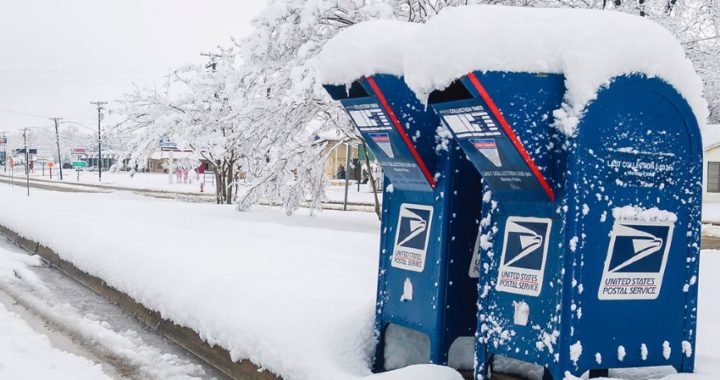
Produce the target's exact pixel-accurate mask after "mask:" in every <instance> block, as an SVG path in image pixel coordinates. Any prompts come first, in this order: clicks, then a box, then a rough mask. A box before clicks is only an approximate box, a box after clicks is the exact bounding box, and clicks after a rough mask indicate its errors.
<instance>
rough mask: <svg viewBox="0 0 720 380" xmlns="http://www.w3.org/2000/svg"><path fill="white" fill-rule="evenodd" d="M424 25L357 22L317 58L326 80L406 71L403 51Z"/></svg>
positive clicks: (339, 82)
mask: <svg viewBox="0 0 720 380" xmlns="http://www.w3.org/2000/svg"><path fill="white" fill-rule="evenodd" d="M419 26H420V25H418V24H412V23H408V22H402V21H391V20H376V21H367V22H363V23H360V24H356V25H353V26H351V27H349V28H347V29H345V30H343V31H342V32H340V33H338V35H337V36H335V37H333V38H332V39H331V40H330V41H328V42H327V44H325V46H324V47H323V49H322V51H321V52H320V54H318V56H317V58H316V62H315V68H316V69H317V72H318V76H319V79H320V81H321V82H322V83H324V84H337V85H342V84H348V83H352V82H353V81H355V80H357V79H358V78H361V77H363V76H370V75H374V74H394V75H397V76H402V74H403V54H404V49H405V48H406V47H407V46H408V44H409V41H410V38H411V37H412V35H413V34H414V33H415V31H417V30H418V28H419Z"/></svg>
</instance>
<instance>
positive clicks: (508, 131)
mask: <svg viewBox="0 0 720 380" xmlns="http://www.w3.org/2000/svg"><path fill="white" fill-rule="evenodd" d="M468 78H469V79H470V82H471V83H472V84H473V86H474V87H475V89H476V90H477V92H478V93H479V94H480V97H481V98H483V100H484V101H485V104H487V106H488V108H490V112H492V114H493V115H494V116H495V118H496V119H497V120H498V122H500V126H501V127H502V129H503V130H504V131H505V133H506V134H507V136H508V137H509V138H510V141H512V143H513V145H514V146H515V149H517V151H518V152H520V156H522V158H523V160H524V161H525V163H526V164H527V165H528V167H530V171H532V173H533V175H535V178H537V180H538V182H540V186H542V188H543V190H545V193H546V194H547V196H548V197H549V198H550V201H551V202H554V201H555V192H554V191H553V189H552V188H551V187H550V184H549V183H548V182H547V180H546V179H545V177H544V176H543V175H542V173H540V169H538V167H537V165H535V161H533V160H532V158H530V155H529V154H528V152H527V150H525V147H524V146H523V145H522V143H521V142H520V139H518V137H517V135H516V134H515V132H514V131H513V130H512V128H511V127H510V124H509V123H508V122H507V120H505V118H504V117H503V115H502V113H500V109H498V107H497V106H496V105H495V102H493V100H492V98H491V97H490V94H488V92H487V91H486V90H485V87H483V85H482V84H480V80H478V78H477V76H476V75H475V73H472V72H471V73H470V74H468Z"/></svg>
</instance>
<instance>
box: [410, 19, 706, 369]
mask: <svg viewBox="0 0 720 380" xmlns="http://www.w3.org/2000/svg"><path fill="white" fill-rule="evenodd" d="M409 46H411V48H410V49H409V50H408V51H407V53H406V55H405V71H404V72H405V80H406V82H407V83H408V85H409V87H410V88H412V89H413V90H414V92H415V93H416V94H418V96H419V97H420V98H421V99H427V100H428V102H429V103H430V107H431V108H432V109H434V110H435V111H436V112H437V114H438V115H439V116H440V117H441V119H442V120H443V122H444V124H445V125H446V126H447V127H448V128H449V129H450V130H451V131H452V134H453V135H454V136H455V138H456V139H457V140H458V142H459V145H460V147H461V148H462V149H463V150H464V151H465V153H466V154H467V156H468V157H469V159H470V160H471V161H472V162H473V164H474V166H475V168H476V169H477V170H478V172H479V173H480V174H481V175H482V177H483V180H484V183H485V184H486V185H487V187H488V189H487V190H489V191H491V192H492V196H491V199H492V203H491V206H490V207H486V208H484V209H483V219H482V238H483V242H487V243H486V244H482V247H481V251H480V257H481V266H480V268H481V274H480V292H479V301H478V305H479V307H480V313H479V318H478V319H479V320H478V341H477V347H476V358H477V367H476V372H477V373H478V376H480V377H479V378H482V376H484V374H486V373H487V372H488V370H489V369H490V368H491V367H492V369H493V370H495V371H496V372H517V371H520V372H522V373H520V374H521V375H524V376H528V377H530V378H544V379H547V378H552V379H556V380H558V379H562V378H564V377H565V376H566V374H570V375H581V374H583V373H584V372H586V371H589V372H590V376H591V377H592V376H597V375H601V374H603V373H605V372H607V371H608V369H613V368H626V367H645V366H673V367H675V368H676V369H677V370H678V371H683V372H689V371H692V369H693V359H694V357H693V347H694V342H695V334H694V332H695V315H696V307H697V302H696V299H697V297H696V292H697V286H696V283H697V273H698V254H699V239H700V230H699V227H700V225H699V223H700V219H699V214H700V202H701V199H700V197H701V176H702V167H701V166H702V159H701V154H702V150H701V142H700V135H699V128H698V121H703V120H705V117H706V115H707V107H706V104H705V103H704V101H703V100H702V97H701V84H700V81H699V79H698V78H697V76H696V75H695V73H694V71H693V68H692V65H691V63H690V62H689V61H688V60H687V59H686V58H685V56H684V52H683V49H682V47H681V45H680V44H679V43H678V42H677V41H676V40H675V39H674V38H673V37H672V35H670V33H669V32H667V31H666V30H665V29H663V28H662V27H660V26H657V25H656V24H654V23H652V22H651V21H648V20H645V19H642V18H639V17H634V16H630V15H625V14H620V13H616V12H600V11H582V10H558V9H529V8H506V7H492V6H471V7H462V8H456V9H451V10H447V11H445V12H443V13H441V14H440V15H439V16H437V17H435V18H432V19H431V20H430V21H429V22H428V23H427V24H426V25H425V26H424V27H423V28H422V29H421V30H420V31H419V32H418V33H417V34H416V35H415V36H414V40H413V42H411V43H410V44H409ZM515 361H521V362H524V363H531V364H532V365H524V366H520V367H517V366H516V365H515V364H516V362H515Z"/></svg>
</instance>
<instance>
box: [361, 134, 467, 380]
mask: <svg viewBox="0 0 720 380" xmlns="http://www.w3.org/2000/svg"><path fill="white" fill-rule="evenodd" d="M449 150H450V152H452V156H450V155H449V154H444V155H442V156H441V158H440V165H441V166H440V170H439V172H440V173H445V174H442V175H440V176H439V177H438V182H437V187H436V188H435V189H434V190H433V191H425V192H418V191H408V190H402V189H397V188H396V189H394V190H393V191H392V192H388V191H385V193H384V194H383V205H384V206H383V223H382V227H381V228H382V231H383V236H382V239H381V245H382V247H381V256H380V276H379V280H378V294H377V309H376V311H377V314H376V328H377V334H378V344H377V349H376V355H375V362H374V369H375V371H383V370H385V369H386V368H385V354H386V352H385V346H386V344H387V343H388V342H387V340H386V332H387V329H388V326H390V325H398V326H402V327H405V328H407V329H411V330H415V331H417V332H421V333H423V334H426V335H427V338H428V339H427V340H428V342H429V358H428V360H429V362H430V363H434V364H442V365H447V364H448V359H449V351H450V347H451V345H452V344H453V342H455V340H456V339H457V338H459V337H472V336H474V334H475V328H476V324H477V322H476V321H477V319H476V314H477V306H476V297H475V295H476V294H477V277H476V276H474V275H471V266H473V262H472V261H473V251H474V248H475V242H476V239H477V235H478V231H479V219H480V205H481V200H480V196H479V194H480V193H481V182H480V180H479V177H478V176H477V174H476V173H475V171H474V169H473V167H472V166H471V164H470V162H468V161H467V160H466V159H465V158H464V155H463V154H462V151H461V150H458V149H454V146H453V145H452V144H451V147H450V149H449ZM426 217H427V218H429V219H428V220H423V218H426ZM412 223H415V224H416V225H421V224H424V227H423V228H426V230H425V231H424V232H423V233H420V234H418V235H416V236H415V237H414V238H411V239H410V240H409V241H408V234H410V235H412V234H413V232H412V231H413V230H412V228H409V226H411V225H412ZM416 231H418V230H416ZM413 241H414V243H417V244H415V245H413V244H408V243H410V242H413ZM425 244H426V245H427V248H426V249H425V250H424V252H419V253H421V254H422V256H424V259H423V260H422V263H421V264H418V263H417V262H414V261H412V260H406V259H401V257H414V258H416V257H418V256H413V255H414V254H416V253H418V250H413V248H417V247H422V246H425ZM468 369H469V368H468Z"/></svg>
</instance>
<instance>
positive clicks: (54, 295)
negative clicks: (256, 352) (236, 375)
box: [0, 237, 226, 379]
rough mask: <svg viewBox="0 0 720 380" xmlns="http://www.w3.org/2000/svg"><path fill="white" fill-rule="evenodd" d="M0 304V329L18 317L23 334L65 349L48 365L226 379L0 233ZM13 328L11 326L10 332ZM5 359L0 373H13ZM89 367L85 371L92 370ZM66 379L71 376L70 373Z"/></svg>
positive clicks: (117, 374)
mask: <svg viewBox="0 0 720 380" xmlns="http://www.w3.org/2000/svg"><path fill="white" fill-rule="evenodd" d="M0 308H3V309H0V314H1V315H3V319H2V320H3V321H4V322H5V324H4V325H2V326H0V331H2V329H3V328H7V329H10V328H11V327H9V326H8V324H9V323H16V324H17V323H22V322H19V321H20V320H22V321H24V322H25V323H26V324H27V325H28V326H29V329H28V328H26V330H28V331H27V332H26V334H31V331H30V330H32V332H34V333H35V334H34V335H36V336H39V337H43V336H46V337H48V338H49V343H50V344H49V346H51V347H47V349H50V350H54V351H51V352H55V351H58V354H66V353H70V354H71V355H67V356H68V357H63V358H62V362H58V363H52V362H49V363H48V367H49V368H54V367H55V366H56V365H60V366H61V367H62V366H66V365H67V364H68V363H69V361H72V360H76V361H77V362H78V363H80V364H78V365H79V366H81V367H82V364H83V362H85V363H88V362H89V363H99V364H100V368H101V369H102V372H104V373H105V375H107V376H109V377H111V378H114V379H158V378H163V379H192V378H216V379H225V378H226V377H225V376H224V375H222V374H221V373H220V372H218V371H216V370H215V369H213V368H211V367H208V366H207V365H206V364H204V363H203V362H201V361H199V360H198V359H197V358H195V357H194V356H192V355H190V354H188V353H187V352H186V351H184V350H183V349H181V348H180V347H178V346H176V345H175V344H173V343H171V342H169V341H167V340H166V339H165V338H163V337H161V336H159V335H157V334H155V333H154V332H153V331H151V330H149V329H148V328H147V327H146V326H144V325H142V324H141V323H139V322H138V321H136V320H135V319H134V318H133V317H131V316H129V315H127V314H125V313H124V312H123V311H122V310H120V308H119V307H118V306H116V305H113V304H111V303H109V302H108V301H107V300H105V299H104V298H103V297H101V296H100V295H98V294H95V293H93V292H92V291H90V290H88V289H87V288H85V287H84V286H83V285H81V284H78V283H76V282H75V281H73V280H71V279H70V278H68V277H66V276H65V275H64V274H63V273H61V272H60V271H58V270H56V269H53V268H49V267H47V266H45V265H42V264H41V263H40V261H39V260H38V259H37V257H29V256H27V254H26V253H25V252H24V251H22V250H20V249H19V248H17V247H15V246H12V245H10V244H9V243H8V242H7V241H6V240H5V238H4V237H2V238H1V239H0ZM17 317H19V318H17ZM0 323H2V322H0ZM21 328H22V327H21ZM17 330H18V327H16V326H12V331H14V332H16V331H17ZM22 339H23V340H22V341H27V339H28V338H27V337H26V336H23V338H22ZM42 339H44V338H42ZM0 346H1V345H0ZM35 346H37V344H36V345H35ZM32 348H33V349H36V347H32ZM1 350H2V349H1V348H0V351H1ZM22 352H24V350H20V353H22ZM41 355H43V356H46V354H45V353H42V354H41ZM73 356H75V357H73ZM27 359H28V360H30V361H32V360H34V359H33V358H32V357H29V358H27ZM7 364H8V363H3V359H2V358H0V378H6V377H5V375H11V374H13V373H14V372H12V371H13V370H14V369H13V367H12V366H11V367H9V368H8V367H7ZM16 367H17V366H16ZM86 367H88V366H87V365H86ZM96 367H97V366H96ZM92 368H95V367H89V369H88V370H89V371H91V372H92V370H93V369H92ZM95 371H96V370H95ZM31 373H34V374H35V375H36V376H39V377H34V378H48V377H47V376H52V378H57V377H58V376H59V377H63V374H59V373H56V372H40V373H37V372H31ZM92 373H93V375H92V376H89V377H87V378H97V371H96V372H92ZM11 377H12V376H11ZM68 378H74V377H73V375H72V374H71V375H70V377H68Z"/></svg>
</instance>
